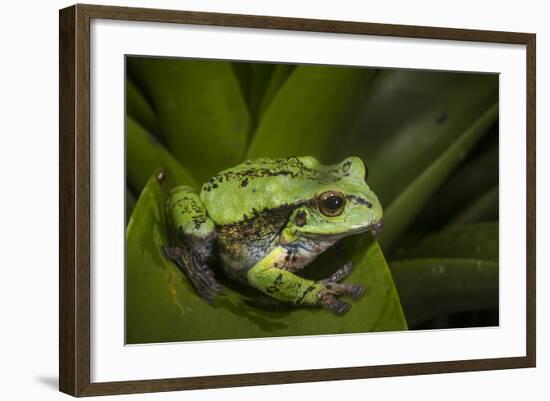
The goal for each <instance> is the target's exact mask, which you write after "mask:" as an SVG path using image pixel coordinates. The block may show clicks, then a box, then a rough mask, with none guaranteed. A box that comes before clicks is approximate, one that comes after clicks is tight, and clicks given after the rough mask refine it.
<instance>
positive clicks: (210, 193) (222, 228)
mask: <svg viewBox="0 0 550 401" xmlns="http://www.w3.org/2000/svg"><path fill="white" fill-rule="evenodd" d="M367 179H368V173H367V169H366V167H365V164H364V163H363V161H362V159H361V158H359V157H356V156H350V157H347V158H345V159H344V160H343V161H342V162H340V163H336V164H327V165H324V164H321V163H320V162H319V161H318V160H317V159H316V158H315V157H312V156H290V157H286V158H258V159H252V160H247V161H245V162H243V163H241V164H239V165H237V166H234V167H231V168H228V169H226V170H224V171H221V172H220V173H218V174H216V175H214V176H213V177H212V178H211V179H210V180H209V181H208V182H206V183H205V184H204V185H203V186H202V188H201V191H200V193H197V192H196V191H195V190H194V189H193V188H192V187H190V186H187V185H179V186H176V187H175V188H173V189H172V190H171V191H170V193H169V195H168V198H167V201H166V206H165V215H166V221H167V227H168V230H169V240H168V241H167V242H168V243H167V244H165V245H163V246H162V248H161V251H162V253H163V254H164V256H165V257H166V258H167V259H168V260H170V261H171V262H173V263H175V264H176V265H177V266H178V267H179V269H180V270H182V272H183V273H184V274H185V276H187V278H188V279H189V281H190V282H191V283H192V285H193V287H194V289H195V290H196V293H197V294H198V295H199V296H200V298H202V299H203V300H204V301H206V302H207V303H210V304H211V303H212V302H213V301H214V299H215V298H216V297H217V296H218V295H220V294H222V293H223V291H224V288H223V286H222V285H221V284H220V281H219V278H217V274H220V273H221V274H224V275H225V276H227V277H228V279H230V280H236V281H238V282H240V283H241V284H245V285H247V286H250V287H253V288H255V289H256V290H259V291H260V292H261V293H263V294H265V295H266V296H268V297H270V298H274V299H275V300H276V301H279V302H282V303H286V304H289V305H293V306H295V307H302V306H303V307H306V306H311V307H324V308H326V309H328V310H330V311H331V312H333V313H335V314H337V315H343V314H344V313H346V312H347V311H348V310H349V309H350V307H351V304H350V303H348V302H346V301H344V300H342V299H341V297H347V296H349V297H351V299H354V300H358V299H360V298H361V297H362V296H363V294H364V293H365V290H366V287H365V285H364V284H354V283H346V282H343V279H344V278H345V277H346V276H347V275H349V273H350V272H351V271H352V270H353V263H352V262H351V261H350V262H347V263H345V264H344V265H343V266H341V267H340V268H337V267H338V266H335V269H334V270H335V272H334V273H333V274H332V275H330V277H327V278H324V279H321V280H317V281H315V280H310V279H307V278H304V277H302V276H300V275H299V272H300V270H301V269H303V268H304V267H306V266H308V265H309V264H311V262H313V261H314V260H315V259H316V257H317V256H319V255H320V254H322V253H323V252H324V251H326V250H327V249H329V248H330V247H332V246H333V245H335V244H336V243H337V242H338V241H340V240H341V239H343V238H345V237H348V236H350V235H357V234H360V233H365V232H368V231H371V232H372V233H374V234H376V233H377V232H378V231H380V230H381V229H382V227H383V220H382V216H383V209H382V205H381V203H380V201H379V199H378V197H377V195H376V194H375V193H374V192H373V191H372V190H371V189H370V187H369V185H368V184H367ZM215 266H221V272H216V271H215V270H216V269H214V267H215ZM218 269H219V267H218Z"/></svg>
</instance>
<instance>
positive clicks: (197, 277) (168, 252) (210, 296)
mask: <svg viewBox="0 0 550 401" xmlns="http://www.w3.org/2000/svg"><path fill="white" fill-rule="evenodd" d="M161 250H162V253H163V254H164V256H166V257H167V258H168V259H170V260H171V261H172V262H174V263H175V264H176V265H177V266H178V267H179V268H180V270H181V271H182V272H183V273H184V274H185V276H186V277H187V278H188V279H189V281H191V283H192V284H193V287H195V290H196V291H197V293H198V294H199V296H200V297H201V298H202V299H204V300H205V301H206V302H208V303H209V304H210V303H212V301H214V298H215V297H216V296H217V295H219V294H221V293H222V292H223V287H222V286H221V285H220V283H218V281H217V280H216V279H215V278H214V272H213V271H212V270H211V269H210V268H209V267H208V265H207V264H206V262H205V261H204V258H203V257H201V256H200V255H198V254H196V253H194V252H192V251H189V250H188V249H186V247H183V246H173V247H170V246H163V247H161Z"/></svg>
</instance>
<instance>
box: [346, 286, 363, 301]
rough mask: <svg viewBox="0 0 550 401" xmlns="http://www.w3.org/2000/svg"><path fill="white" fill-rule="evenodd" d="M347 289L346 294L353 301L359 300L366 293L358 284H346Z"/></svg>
mask: <svg viewBox="0 0 550 401" xmlns="http://www.w3.org/2000/svg"><path fill="white" fill-rule="evenodd" d="M346 287H347V294H348V295H349V296H351V297H352V298H353V299H360V298H361V297H362V296H363V295H364V294H365V291H366V288H365V286H364V285H359V284H346Z"/></svg>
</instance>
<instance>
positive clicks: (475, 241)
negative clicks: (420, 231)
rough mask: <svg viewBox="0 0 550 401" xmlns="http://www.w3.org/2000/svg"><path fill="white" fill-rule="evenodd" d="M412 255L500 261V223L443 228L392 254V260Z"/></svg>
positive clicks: (414, 256)
mask: <svg viewBox="0 0 550 401" xmlns="http://www.w3.org/2000/svg"><path fill="white" fill-rule="evenodd" d="M411 258H461V259H464V258H468V259H479V260H486V261H492V262H498V223H480V224H471V225H466V226H459V227H453V228H450V229H447V230H443V231H441V232H439V233H436V234H432V235H430V236H427V237H426V238H424V239H423V240H422V241H421V242H420V243H418V244H416V245H415V246H413V247H411V248H409V249H400V250H398V251H397V252H396V253H395V254H393V255H392V261H394V260H397V259H411Z"/></svg>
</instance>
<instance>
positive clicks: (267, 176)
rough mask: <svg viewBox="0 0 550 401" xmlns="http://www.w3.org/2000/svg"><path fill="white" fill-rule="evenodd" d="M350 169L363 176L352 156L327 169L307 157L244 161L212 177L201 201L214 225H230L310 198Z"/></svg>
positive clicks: (355, 159) (206, 185) (347, 173)
mask: <svg viewBox="0 0 550 401" xmlns="http://www.w3.org/2000/svg"><path fill="white" fill-rule="evenodd" d="M353 169H355V170H357V169H359V170H360V171H359V172H358V173H359V174H363V175H364V171H365V170H364V166H363V163H362V162H361V160H360V159H358V158H355V157H350V158H348V159H346V160H344V161H343V162H342V163H340V164H336V165H330V166H324V165H322V164H321V163H319V162H318V161H317V160H316V159H315V158H313V157H311V156H303V157H296V156H292V157H289V158H286V159H267V158H263V159H256V160H248V161H246V162H244V163H242V164H240V165H238V166H235V167H232V168H230V169H227V170H224V171H222V172H220V173H219V174H217V175H215V176H214V177H212V178H211V179H210V181H208V182H207V183H206V184H204V185H203V187H202V191H201V199H202V201H203V203H204V204H205V206H206V209H207V210H208V214H209V216H210V218H211V219H212V220H214V222H215V223H216V224H218V225H224V224H232V223H236V222H239V221H243V220H246V219H249V218H253V217H254V216H255V215H258V214H260V213H262V212H265V211H267V210H273V209H277V208H282V207H287V206H293V205H296V204H298V203H301V202H304V201H306V200H309V199H313V198H314V197H315V195H316V193H317V192H318V190H319V187H320V186H322V185H323V184H328V183H331V182H334V181H337V180H341V179H342V178H343V177H346V176H349V175H350V173H351V170H353Z"/></svg>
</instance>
